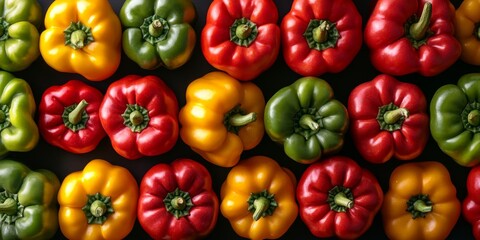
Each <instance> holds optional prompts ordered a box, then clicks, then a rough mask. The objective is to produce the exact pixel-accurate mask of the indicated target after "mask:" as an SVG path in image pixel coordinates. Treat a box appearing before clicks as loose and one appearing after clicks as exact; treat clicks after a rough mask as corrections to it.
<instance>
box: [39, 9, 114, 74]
mask: <svg viewBox="0 0 480 240" xmlns="http://www.w3.org/2000/svg"><path fill="white" fill-rule="evenodd" d="M121 36H122V26H121V23H120V20H119V18H118V17H117V15H116V14H115V12H114V10H113V9H112V6H111V5H110V2H109V1H108V0H56V1H53V2H52V4H51V5H50V7H49V8H48V10H47V12H46V14H45V30H44V31H43V32H42V34H41V35H40V53H41V55H42V57H43V59H44V60H45V62H46V63H47V64H48V65H49V66H50V67H52V68H53V69H55V70H57V71H59V72H67V73H78V74H80V75H82V76H84V77H85V78H87V79H88V80H92V81H101V80H105V79H107V78H108V77H110V76H111V75H113V73H115V71H116V70H117V68H118V66H119V64H120V57H121Z"/></svg>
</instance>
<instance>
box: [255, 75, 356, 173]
mask: <svg viewBox="0 0 480 240" xmlns="http://www.w3.org/2000/svg"><path fill="white" fill-rule="evenodd" d="M264 122H265V130H266V132H267V134H268V136H269V137H270V138H271V139H272V140H273V141H274V142H277V143H280V144H283V146H284V151H285V153H286V154H287V156H288V157H290V158H291V159H293V160H295V161H297V162H300V163H305V164H310V163H313V162H315V161H317V160H319V159H320V158H321V157H322V156H323V155H327V154H333V153H336V152H338V151H339V150H340V149H341V148H342V147H343V143H344V135H345V133H346V131H347V128H348V125H349V123H348V112H347V109H346V108H345V106H344V105H343V104H342V103H341V102H340V101H338V100H336V99H334V96H333V89H332V88H331V86H330V85H329V84H328V83H327V82H326V81H325V80H323V79H320V78H316V77H303V78H300V79H298V80H297V81H295V82H294V83H293V84H291V85H289V86H286V87H284V88H282V89H280V90H279V91H277V92H276V93H275V94H274V95H273V96H272V97H271V98H270V99H269V100H268V102H267V104H266V106H265V117H264Z"/></svg>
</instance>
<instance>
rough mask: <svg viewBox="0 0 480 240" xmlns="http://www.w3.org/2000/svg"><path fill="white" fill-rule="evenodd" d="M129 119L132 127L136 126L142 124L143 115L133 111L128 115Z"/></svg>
mask: <svg viewBox="0 0 480 240" xmlns="http://www.w3.org/2000/svg"><path fill="white" fill-rule="evenodd" d="M129 118H130V122H132V124H133V125H134V126H138V125H140V124H142V123H143V114H142V113H141V112H140V111H138V110H135V111H133V112H132V113H130V117H129Z"/></svg>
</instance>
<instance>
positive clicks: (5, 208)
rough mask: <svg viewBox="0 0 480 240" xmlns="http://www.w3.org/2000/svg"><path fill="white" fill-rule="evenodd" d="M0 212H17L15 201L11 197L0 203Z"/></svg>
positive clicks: (8, 213) (10, 213) (12, 213)
mask: <svg viewBox="0 0 480 240" xmlns="http://www.w3.org/2000/svg"><path fill="white" fill-rule="evenodd" d="M0 213H2V214H7V215H14V214H15V213H17V201H15V199H13V198H7V199H5V201H3V203H0Z"/></svg>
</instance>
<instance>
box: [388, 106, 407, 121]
mask: <svg viewBox="0 0 480 240" xmlns="http://www.w3.org/2000/svg"><path fill="white" fill-rule="evenodd" d="M408 115H409V112H408V110H407V109H406V108H397V109H395V110H390V111H386V112H385V114H384V115H383V119H384V121H385V123H387V124H394V123H397V122H398V121H399V120H400V119H405V118H407V117H408Z"/></svg>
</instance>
